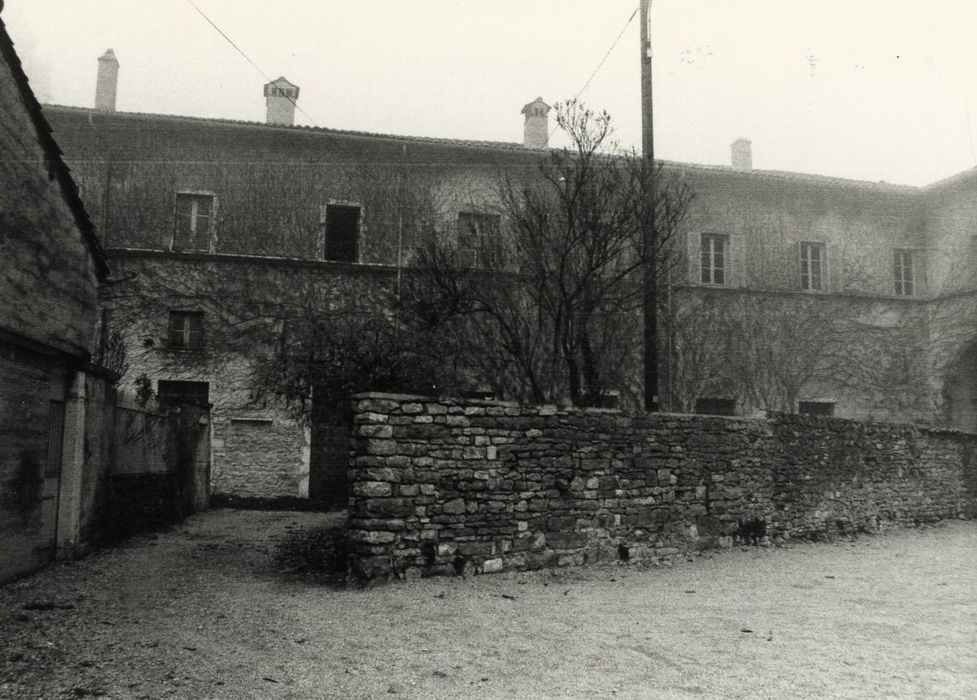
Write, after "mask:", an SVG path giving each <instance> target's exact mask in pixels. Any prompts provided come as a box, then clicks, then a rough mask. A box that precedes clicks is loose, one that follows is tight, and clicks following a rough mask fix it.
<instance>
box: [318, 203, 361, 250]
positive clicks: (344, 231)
mask: <svg viewBox="0 0 977 700" xmlns="http://www.w3.org/2000/svg"><path fill="white" fill-rule="evenodd" d="M359 239H360V208H359V207H357V206H353V205H348V204H330V205H328V206H327V207H326V251H325V259H326V260H337V261H340V262H359V259H360V251H359Z"/></svg>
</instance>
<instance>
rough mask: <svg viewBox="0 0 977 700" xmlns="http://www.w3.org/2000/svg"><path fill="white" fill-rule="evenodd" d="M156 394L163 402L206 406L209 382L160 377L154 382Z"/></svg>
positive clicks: (208, 401)
mask: <svg viewBox="0 0 977 700" xmlns="http://www.w3.org/2000/svg"><path fill="white" fill-rule="evenodd" d="M156 396H157V397H158V398H159V402H160V403H164V404H166V403H193V404H197V405H200V406H206V405H208V404H209V403H210V384H208V383H207V382H183V381H175V380H170V379H160V380H159V381H158V382H157V383H156Z"/></svg>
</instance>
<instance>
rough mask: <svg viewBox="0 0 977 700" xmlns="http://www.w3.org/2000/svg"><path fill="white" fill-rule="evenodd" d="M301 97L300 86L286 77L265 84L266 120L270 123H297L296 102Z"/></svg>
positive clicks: (289, 124) (288, 124) (286, 124)
mask: <svg viewBox="0 0 977 700" xmlns="http://www.w3.org/2000/svg"><path fill="white" fill-rule="evenodd" d="M298 99H299V86H298V85H292V84H291V83H290V82H288V81H287V80H286V79H285V78H284V77H281V78H278V80H272V81H271V82H270V83H268V84H267V85H265V107H266V112H265V114H266V117H265V121H266V122H267V123H268V124H284V125H285V126H292V125H293V124H295V103H296V101H297V100H298Z"/></svg>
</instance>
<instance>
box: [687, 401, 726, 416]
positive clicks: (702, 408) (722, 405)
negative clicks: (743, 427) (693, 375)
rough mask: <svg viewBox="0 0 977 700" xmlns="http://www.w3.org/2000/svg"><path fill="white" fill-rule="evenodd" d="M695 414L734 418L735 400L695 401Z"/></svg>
mask: <svg viewBox="0 0 977 700" xmlns="http://www.w3.org/2000/svg"><path fill="white" fill-rule="evenodd" d="M695 412H696V413H705V414H708V415H711V416H735V415H736V399H715V398H702V399H696V400H695Z"/></svg>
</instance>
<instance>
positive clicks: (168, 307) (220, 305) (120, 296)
mask: <svg viewBox="0 0 977 700" xmlns="http://www.w3.org/2000/svg"><path fill="white" fill-rule="evenodd" d="M113 275H116V276H117V277H118V278H119V280H120V281H119V282H118V283H117V284H115V285H112V286H111V287H110V288H109V289H108V290H107V291H106V292H105V293H104V295H103V299H102V301H103V305H104V306H105V307H106V308H107V309H110V312H109V317H110V318H111V324H112V328H113V329H115V330H118V331H119V332H120V333H121V335H122V337H123V338H124V339H125V344H126V359H127V362H128V370H127V372H126V374H125V375H124V376H123V377H122V380H121V382H120V386H121V387H122V388H123V389H125V390H127V391H132V390H134V389H136V387H137V382H138V380H139V379H140V377H143V376H145V378H146V379H148V380H149V381H150V383H151V386H152V388H153V389H154V390H155V389H157V388H158V386H159V381H160V380H168V381H188V382H205V383H206V384H207V386H208V395H209V401H210V403H211V404H212V414H211V415H212V418H213V470H212V473H211V477H212V478H211V489H212V491H213V492H214V493H217V494H222V495H234V496H243V497H256V498H278V497H282V496H291V497H306V496H308V495H309V482H310V478H311V479H312V480H313V481H315V476H316V475H310V471H311V468H312V467H314V466H316V463H315V462H314V461H313V460H312V459H311V452H312V451H313V450H317V451H320V452H321V449H320V448H321V445H322V440H323V439H327V438H328V435H329V433H330V431H318V432H317V433H316V434H315V435H312V434H310V432H309V431H308V430H307V429H306V426H305V425H304V424H303V422H302V421H301V420H297V419H296V417H295V414H294V412H292V411H289V410H287V407H286V406H284V405H282V404H281V403H280V402H277V401H275V400H274V398H273V397H266V396H264V397H261V398H260V400H259V399H257V398H256V392H255V389H256V385H255V374H256V367H259V366H260V364H261V361H262V359H263V358H266V357H268V356H273V354H274V352H275V351H276V343H279V342H281V338H282V330H283V326H284V324H286V323H287V322H289V321H287V319H290V320H291V322H293V323H294V322H296V321H295V320H296V318H299V319H301V315H302V314H303V313H304V312H305V311H306V310H308V309H315V310H317V311H319V312H321V313H324V314H325V313H330V312H332V313H336V314H337V315H339V314H345V313H353V312H357V311H364V310H370V309H373V310H375V309H381V308H384V307H385V306H386V305H387V304H388V303H389V301H390V298H391V292H390V289H391V286H392V284H393V283H394V280H395V276H396V270H395V269H394V268H389V267H385V266H379V265H351V264H345V263H333V262H322V261H319V262H316V261H296V260H276V259H271V258H257V257H255V258H247V257H238V256H205V255H196V254H178V253H161V252H152V251H115V252H114V257H113ZM173 310H182V311H195V312H199V313H200V314H201V324H202V336H203V340H202V344H201V347H200V348H198V349H195V350H188V349H184V348H173V347H171V346H170V344H169V338H168V322H169V312H170V311H173ZM344 432H348V431H344ZM331 483H335V480H331ZM343 485H344V484H343ZM316 495H317V496H318V497H320V498H324V500H326V501H331V500H332V499H331V498H329V497H328V496H329V494H323V493H321V492H320V493H318V494H316Z"/></svg>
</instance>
